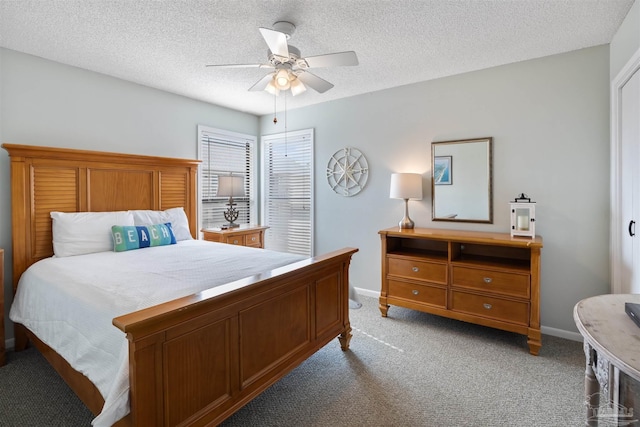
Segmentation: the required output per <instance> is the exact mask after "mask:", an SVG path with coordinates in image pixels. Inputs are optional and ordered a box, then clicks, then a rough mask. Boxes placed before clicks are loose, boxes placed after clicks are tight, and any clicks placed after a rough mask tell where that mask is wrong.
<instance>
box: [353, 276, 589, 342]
mask: <svg viewBox="0 0 640 427" xmlns="http://www.w3.org/2000/svg"><path fill="white" fill-rule="evenodd" d="M354 289H355V291H356V293H357V294H358V295H364V296H366V297H372V298H380V292H378V291H372V290H370V289H363V288H356V287H355V286H354ZM540 331H541V332H542V333H543V334H545V335H551V336H553V337H558V338H564V339H568V340H571V341H579V342H582V341H583V339H582V335H580V334H579V333H578V332H572V331H565V330H564V329H558V328H551V327H549V326H542V327H541V328H540Z"/></svg>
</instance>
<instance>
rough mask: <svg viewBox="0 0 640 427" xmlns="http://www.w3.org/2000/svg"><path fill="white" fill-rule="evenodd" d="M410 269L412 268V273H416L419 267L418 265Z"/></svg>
mask: <svg viewBox="0 0 640 427" xmlns="http://www.w3.org/2000/svg"><path fill="white" fill-rule="evenodd" d="M412 270H413V272H414V273H417V272H418V271H420V269H419V268H418V267H413V268H412Z"/></svg>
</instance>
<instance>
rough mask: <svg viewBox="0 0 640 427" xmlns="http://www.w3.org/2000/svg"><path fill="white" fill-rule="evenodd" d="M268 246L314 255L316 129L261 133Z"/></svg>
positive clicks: (264, 212) (278, 249)
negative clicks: (284, 132) (314, 142)
mask: <svg viewBox="0 0 640 427" xmlns="http://www.w3.org/2000/svg"><path fill="white" fill-rule="evenodd" d="M262 165H263V168H262V171H263V172H262V173H263V180H262V183H263V193H262V196H263V210H262V212H263V219H264V220H263V221H262V222H263V223H264V224H265V225H268V226H269V229H268V230H267V238H266V239H265V240H266V242H265V247H266V248H267V249H272V250H276V251H281V252H290V253H296V254H301V255H306V256H312V255H313V129H307V130H303V131H296V132H288V133H287V134H286V138H285V134H278V135H268V136H263V137H262Z"/></svg>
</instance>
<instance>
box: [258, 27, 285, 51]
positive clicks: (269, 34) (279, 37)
mask: <svg viewBox="0 0 640 427" xmlns="http://www.w3.org/2000/svg"><path fill="white" fill-rule="evenodd" d="M260 33H261V34H262V37H263V38H264V41H265V42H267V46H269V50H270V51H271V53H273V54H274V55H278V56H282V57H284V58H289V46H288V45H287V35H286V34H285V33H281V32H280V31H275V30H271V29H269V28H260Z"/></svg>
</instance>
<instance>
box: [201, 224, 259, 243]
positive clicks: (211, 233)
mask: <svg viewBox="0 0 640 427" xmlns="http://www.w3.org/2000/svg"><path fill="white" fill-rule="evenodd" d="M267 228H269V227H266V226H263V225H249V224H246V225H241V226H240V227H236V228H228V229H224V230H223V229H220V228H205V229H203V230H202V237H203V238H204V240H207V241H209V242H219V243H228V244H230V245H239V246H250V247H253V248H264V231H265V230H266V229H267Z"/></svg>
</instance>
